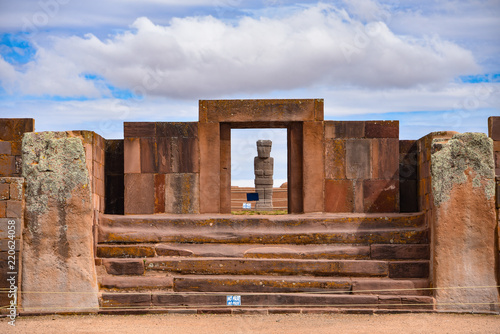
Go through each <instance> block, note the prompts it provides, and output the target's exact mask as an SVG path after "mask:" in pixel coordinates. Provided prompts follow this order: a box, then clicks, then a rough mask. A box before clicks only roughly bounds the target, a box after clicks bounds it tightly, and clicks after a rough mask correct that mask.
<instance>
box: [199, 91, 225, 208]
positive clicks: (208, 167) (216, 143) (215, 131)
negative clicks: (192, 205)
mask: <svg viewBox="0 0 500 334" xmlns="http://www.w3.org/2000/svg"><path fill="white" fill-rule="evenodd" d="M201 106H202V102H201V101H200V116H201V112H202V111H201ZM201 122H202V121H201V117H200V124H199V125H198V137H199V139H200V188H199V189H200V192H199V193H200V195H199V196H200V197H199V201H200V213H219V212H220V208H221V203H220V197H221V189H220V187H221V184H220V169H221V166H220V162H221V159H220V158H221V155H220V154H221V152H220V149H221V145H220V126H219V124H217V123H201Z"/></svg>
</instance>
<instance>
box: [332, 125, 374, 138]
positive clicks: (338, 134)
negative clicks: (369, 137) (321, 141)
mask: <svg viewBox="0 0 500 334" xmlns="http://www.w3.org/2000/svg"><path fill="white" fill-rule="evenodd" d="M364 136H365V122H363V121H326V122H325V138H326V139H332V138H364Z"/></svg>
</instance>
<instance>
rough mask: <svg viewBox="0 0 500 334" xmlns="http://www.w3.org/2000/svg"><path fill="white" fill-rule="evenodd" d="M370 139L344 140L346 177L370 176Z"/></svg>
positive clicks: (366, 177)
mask: <svg viewBox="0 0 500 334" xmlns="http://www.w3.org/2000/svg"><path fill="white" fill-rule="evenodd" d="M371 170H372V166H371V143H370V140H365V139H354V140H347V142H346V176H347V178H348V179H370V178H371Z"/></svg>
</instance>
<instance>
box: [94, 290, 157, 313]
mask: <svg viewBox="0 0 500 334" xmlns="http://www.w3.org/2000/svg"><path fill="white" fill-rule="evenodd" d="M150 305H151V293H103V294H102V297H101V307H102V309H106V308H137V307H138V306H150Z"/></svg>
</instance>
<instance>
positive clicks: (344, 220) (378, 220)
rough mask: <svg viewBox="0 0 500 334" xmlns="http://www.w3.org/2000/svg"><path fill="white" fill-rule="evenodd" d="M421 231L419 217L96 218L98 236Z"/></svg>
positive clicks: (397, 214) (145, 216)
mask: <svg viewBox="0 0 500 334" xmlns="http://www.w3.org/2000/svg"><path fill="white" fill-rule="evenodd" d="M417 227H425V219H424V215H423V213H421V212H420V213H404V214H400V213H386V214H381V213H378V214H366V213H356V214H355V213H342V214H335V213H330V214H300V215H292V214H290V215H257V216H252V215H203V214H200V215H127V216H122V215H106V214H101V215H100V216H99V229H100V232H101V233H100V234H102V235H105V234H106V233H110V231H111V230H113V231H116V232H120V233H126V232H127V231H128V232H130V231H132V230H134V229H137V230H139V231H144V230H145V231H150V232H152V231H155V230H163V229H170V230H172V231H185V232H189V231H192V230H205V229H208V230H209V231H219V230H220V231H245V230H250V231H258V230H265V231H269V232H278V231H318V232H325V231H330V230H331V229H335V228H337V229H351V230H359V229H362V230H366V229H369V228H380V229H395V228H417ZM103 233H104V234H103Z"/></svg>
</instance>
